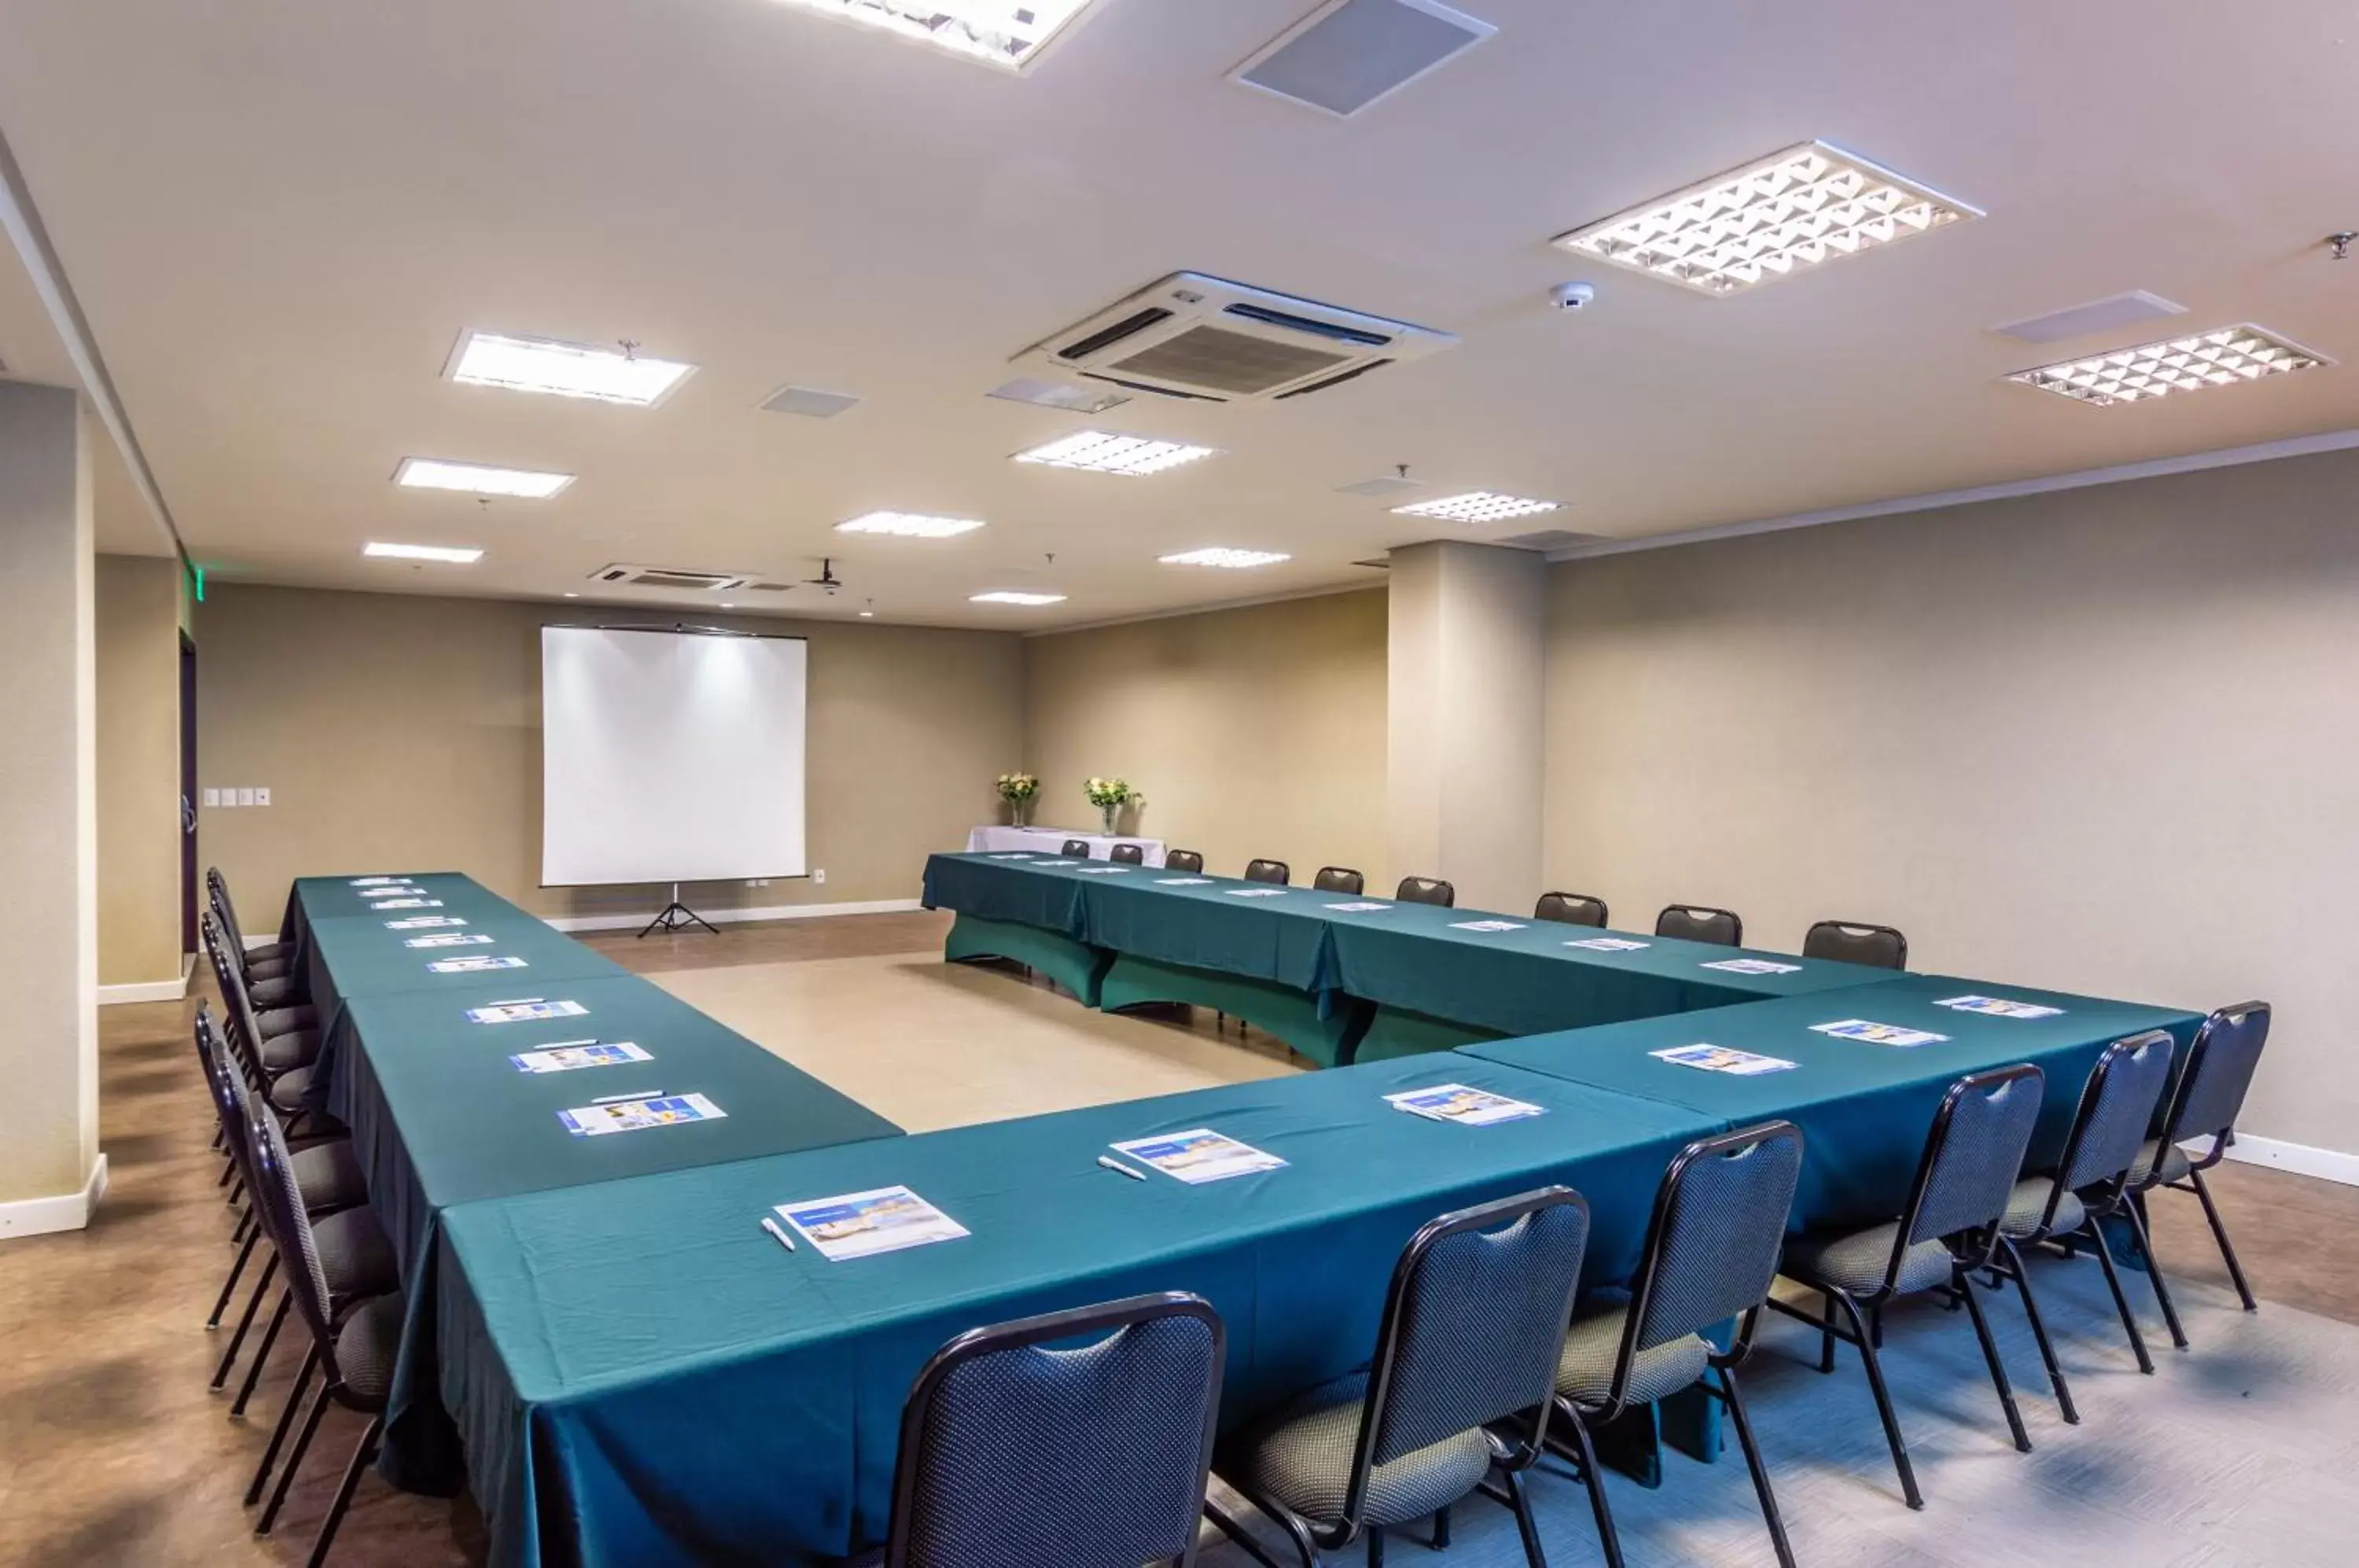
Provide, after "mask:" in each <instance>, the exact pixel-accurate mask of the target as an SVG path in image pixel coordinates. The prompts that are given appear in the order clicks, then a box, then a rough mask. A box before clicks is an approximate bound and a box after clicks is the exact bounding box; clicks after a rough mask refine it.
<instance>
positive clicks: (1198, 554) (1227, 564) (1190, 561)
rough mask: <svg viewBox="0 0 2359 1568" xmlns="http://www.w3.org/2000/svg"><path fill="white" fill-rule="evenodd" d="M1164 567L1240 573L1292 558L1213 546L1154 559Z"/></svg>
mask: <svg viewBox="0 0 2359 1568" xmlns="http://www.w3.org/2000/svg"><path fill="white" fill-rule="evenodd" d="M1156 559H1157V560H1158V561H1161V562H1162V563H1163V564H1164V565H1166V566H1218V567H1224V568H1226V569H1228V570H1229V571H1232V572H1242V571H1245V570H1247V569H1248V568H1251V567H1256V566H1276V565H1277V563H1278V562H1280V561H1292V560H1293V559H1294V557H1292V556H1290V555H1286V554H1283V553H1281V552H1279V551H1277V550H1231V549H1228V548H1227V547H1226V546H1223V545H1213V546H1211V547H1209V548H1207V549H1204V550H1182V551H1180V553H1179V554H1177V555H1164V556H1158V557H1157V558H1156Z"/></svg>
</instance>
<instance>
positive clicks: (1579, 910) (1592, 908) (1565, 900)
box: [1532, 893, 1607, 931]
mask: <svg viewBox="0 0 2359 1568" xmlns="http://www.w3.org/2000/svg"><path fill="white" fill-rule="evenodd" d="M1606 918H1607V917H1606V912H1605V900H1604V899H1603V898H1593V897H1591V896H1590V895H1589V894H1587V893H1543V894H1541V895H1540V898H1539V902H1538V903H1537V904H1534V905H1533V906H1532V919H1534V920H1553V921H1555V922H1556V923H1557V924H1559V925H1567V926H1594V927H1595V928H1597V929H1598V930H1599V931H1603V930H1604V929H1605V921H1606Z"/></svg>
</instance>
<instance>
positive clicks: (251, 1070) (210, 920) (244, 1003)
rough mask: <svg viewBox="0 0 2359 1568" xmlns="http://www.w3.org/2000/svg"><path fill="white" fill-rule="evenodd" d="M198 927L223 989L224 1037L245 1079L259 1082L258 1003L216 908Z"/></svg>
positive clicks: (201, 918)
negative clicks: (235, 961) (230, 947)
mask: <svg viewBox="0 0 2359 1568" xmlns="http://www.w3.org/2000/svg"><path fill="white" fill-rule="evenodd" d="M197 930H198V931H199V932H200V933H201V936H202V938H203V940H204V946H205V957H206V959H207V960H208V961H209V962H210V963H211V964H212V966H213V984H214V985H217V986H219V987H220V989H221V994H222V1007H223V1015H224V1016H223V1019H222V1024H221V1030H222V1038H223V1040H226V1041H227V1042H228V1045H229V1049H230V1052H231V1054H232V1055H233V1056H234V1057H235V1059H236V1061H237V1064H238V1067H239V1070H240V1071H241V1072H242V1073H244V1075H245V1081H246V1082H247V1083H258V1082H259V1081H260V1075H261V1072H262V1063H261V1060H260V1051H261V1046H260V1037H259V1035H258V1034H257V1033H256V1030H257V1028H258V1026H257V1025H256V1024H255V1020H254V1003H253V1001H252V999H251V998H249V997H248V996H247V995H246V990H245V975H242V974H241V973H239V971H238V969H237V967H236V965H234V964H232V963H230V961H229V956H228V954H227V953H226V952H225V951H224V946H225V944H224V942H223V939H222V933H221V926H220V924H219V922H218V921H217V920H215V919H214V916H213V912H212V910H210V909H208V910H206V911H205V912H204V913H203V914H201V915H200V916H198V917H197Z"/></svg>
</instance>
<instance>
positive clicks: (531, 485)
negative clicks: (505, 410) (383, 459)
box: [393, 457, 573, 501]
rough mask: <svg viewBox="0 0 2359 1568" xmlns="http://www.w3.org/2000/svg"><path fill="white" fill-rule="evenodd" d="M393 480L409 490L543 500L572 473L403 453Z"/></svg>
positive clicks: (570, 481) (558, 487) (554, 493)
mask: <svg viewBox="0 0 2359 1568" xmlns="http://www.w3.org/2000/svg"><path fill="white" fill-rule="evenodd" d="M393 481H394V483H395V484H397V485H401V486H402V487H403V488H404V489H408V490H460V491H464V492H465V493H466V494H468V495H513V496H517V497H521V498H522V499H524V500H527V501H546V500H548V499H549V497H550V496H552V495H557V494H558V493H559V492H560V491H562V490H563V489H564V488H565V487H566V486H567V485H571V484H572V483H573V475H571V474H541V473H537V472H535V471H534V470H532V469H529V468H486V467H484V465H483V464H481V463H444V462H442V461H441V460H440V459H438V458H431V457H406V458H403V459H402V460H401V466H400V468H398V469H397V470H396V471H395V472H394V475H393Z"/></svg>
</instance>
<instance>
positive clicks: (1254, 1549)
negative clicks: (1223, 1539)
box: [1204, 1497, 1319, 1568]
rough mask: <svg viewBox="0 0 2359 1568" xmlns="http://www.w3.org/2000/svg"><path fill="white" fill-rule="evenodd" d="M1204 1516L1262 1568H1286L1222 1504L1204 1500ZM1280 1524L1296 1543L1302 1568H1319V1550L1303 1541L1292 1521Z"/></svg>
mask: <svg viewBox="0 0 2359 1568" xmlns="http://www.w3.org/2000/svg"><path fill="white" fill-rule="evenodd" d="M1204 1514H1205V1517H1207V1518H1208V1519H1211V1520H1212V1522H1213V1523H1214V1524H1215V1525H1218V1526H1219V1527H1220V1530H1221V1533H1222V1534H1223V1535H1225V1536H1227V1537H1228V1538H1229V1539H1230V1540H1231V1541H1235V1542H1236V1543H1237V1544H1238V1545H1239V1546H1242V1547H1244V1548H1245V1555H1246V1556H1248V1557H1250V1558H1252V1559H1253V1560H1254V1561H1255V1562H1256V1563H1261V1564H1262V1568H1286V1564H1285V1563H1280V1562H1279V1561H1278V1560H1277V1558H1275V1557H1272V1556H1271V1555H1270V1554H1269V1552H1267V1551H1266V1550H1265V1549H1264V1548H1263V1546H1262V1543H1261V1542H1260V1541H1256V1540H1255V1539H1254V1538H1253V1532H1252V1531H1251V1530H1247V1529H1245V1526H1244V1525H1243V1524H1241V1523H1239V1522H1238V1521H1237V1520H1236V1519H1234V1518H1232V1517H1230V1514H1229V1510H1228V1509H1226V1508H1223V1507H1221V1505H1220V1504H1218V1503H1216V1502H1214V1501H1212V1498H1210V1497H1206V1498H1205V1499H1204ZM1279 1522H1280V1523H1281V1524H1284V1525H1285V1526H1286V1530H1287V1536H1288V1539H1289V1540H1291V1541H1293V1542H1294V1550H1295V1551H1296V1552H1299V1553H1300V1554H1301V1558H1302V1568H1319V1559H1318V1555H1317V1549H1316V1548H1314V1547H1313V1546H1312V1545H1311V1544H1310V1542H1309V1541H1305V1540H1303V1539H1302V1532H1301V1530H1299V1529H1297V1528H1295V1526H1294V1525H1293V1523H1292V1521H1290V1520H1280V1521H1279Z"/></svg>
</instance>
